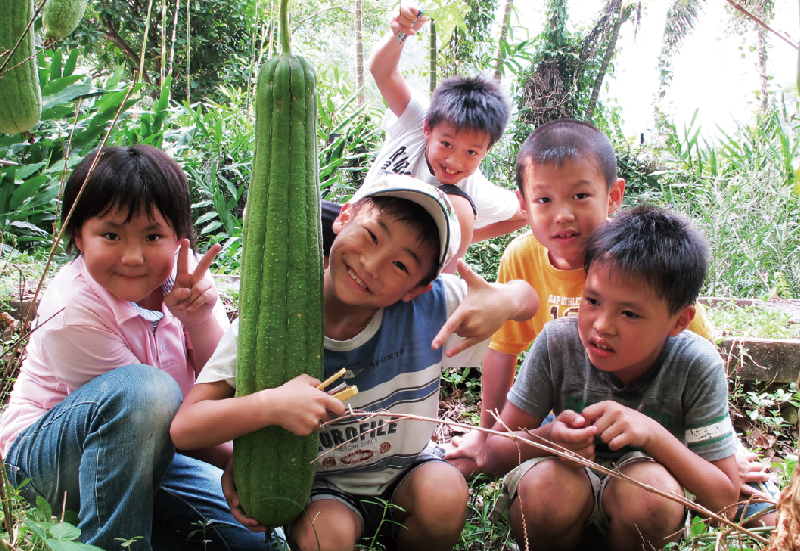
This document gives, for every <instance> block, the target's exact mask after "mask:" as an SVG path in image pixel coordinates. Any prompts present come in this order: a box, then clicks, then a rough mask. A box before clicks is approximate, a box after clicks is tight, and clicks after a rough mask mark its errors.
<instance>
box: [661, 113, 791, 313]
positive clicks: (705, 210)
mask: <svg viewBox="0 0 800 551" xmlns="http://www.w3.org/2000/svg"><path fill="white" fill-rule="evenodd" d="M799 128H800V122H799V121H798V118H797V114H796V111H795V114H793V115H790V114H789V113H788V110H787V107H786V104H785V102H784V101H781V102H779V103H778V104H777V105H775V106H774V107H773V109H772V110H771V111H770V112H769V113H768V114H767V115H766V116H764V117H762V118H760V119H759V121H758V123H757V124H755V125H753V126H745V125H739V126H738V127H737V129H736V131H735V132H733V133H731V134H724V133H723V134H722V138H721V140H720V143H719V144H714V143H711V142H709V141H706V140H704V139H703V138H702V133H701V129H700V128H695V127H694V121H693V122H692V123H691V124H690V126H689V127H688V128H685V129H684V130H683V132H681V133H679V132H677V131H676V130H675V129H674V128H672V129H671V132H670V134H669V135H668V139H667V149H666V156H665V159H666V161H665V162H666V168H667V170H666V171H665V172H664V173H662V177H661V178H660V180H659V188H658V189H657V190H655V193H654V194H653V196H654V197H655V198H657V199H656V200H657V201H658V202H661V203H662V204H664V205H666V206H669V207H671V208H674V209H675V210H678V211H680V212H683V213H685V214H686V215H687V216H689V217H690V218H691V219H692V220H693V221H694V222H695V223H696V224H697V225H698V226H699V227H700V228H701V229H702V230H704V231H705V233H706V235H707V236H708V239H709V242H710V245H711V255H712V257H711V265H710V270H709V277H708V280H707V285H706V289H705V293H706V294H708V295H714V296H736V297H747V298H762V299H769V298H773V297H783V298H800V265H799V264H798V252H797V251H798V248H800V209H799V208H798V207H800V197H798V195H797V193H796V192H795V176H794V172H793V170H792V166H793V162H794V161H795V158H796V156H797V153H798V145H800V139H798V130H799Z"/></svg>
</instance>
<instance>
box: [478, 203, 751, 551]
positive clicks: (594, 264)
mask: <svg viewBox="0 0 800 551" xmlns="http://www.w3.org/2000/svg"><path fill="white" fill-rule="evenodd" d="M707 262H708V245H707V243H706V240H705V237H704V236H703V235H702V234H701V233H699V232H698V231H696V230H694V229H693V228H692V227H691V226H690V225H689V223H688V222H687V221H686V220H684V219H683V218H682V217H680V216H678V215H675V214H672V213H668V212H666V211H662V210H660V209H657V208H655V207H648V206H639V207H636V208H635V209H632V210H629V211H626V212H623V213H621V214H618V215H617V216H616V217H615V218H614V219H612V220H611V221H610V222H608V223H607V224H605V225H603V226H602V227H601V228H600V229H598V230H597V232H596V233H595V234H594V236H593V237H592V238H591V239H590V240H589V243H588V245H587V247H586V252H585V258H584V270H585V273H586V282H585V285H584V289H583V297H582V300H581V302H580V305H579V307H578V314H577V317H575V316H570V317H564V318H560V319H557V320H555V321H553V322H550V323H548V324H547V325H545V327H544V328H543V329H542V332H541V333H540V334H539V335H538V336H537V338H536V340H535V341H534V344H533V347H532V348H531V351H530V352H529V354H528V355H527V357H526V359H525V361H524V363H523V365H522V368H521V370H520V373H519V375H518V376H517V379H516V381H515V382H514V385H513V387H512V389H511V391H510V392H509V395H508V399H507V401H506V404H505V406H504V407H503V411H502V414H501V417H500V422H499V423H497V425H495V429H496V430H500V431H505V430H510V431H514V432H516V433H517V435H518V436H519V437H521V438H527V439H531V435H535V436H536V437H542V438H544V439H546V441H547V442H551V443H552V444H553V445H554V446H556V447H557V446H562V447H563V448H565V449H568V450H570V451H572V452H574V453H576V454H578V455H580V456H582V457H584V458H586V459H589V460H592V461H595V462H597V463H601V464H603V465H605V466H607V467H609V468H614V469H616V470H618V471H619V472H620V473H622V474H625V475H627V476H629V477H631V478H633V479H634V480H636V481H639V482H642V483H645V484H647V485H649V486H651V487H654V488H656V489H658V490H661V491H663V492H668V493H673V494H676V495H683V492H684V491H688V492H691V493H692V494H693V495H694V496H696V501H697V502H698V503H700V504H701V505H703V506H704V507H706V508H708V509H709V510H711V511H714V512H719V511H723V510H724V509H726V508H727V507H728V506H730V505H732V504H733V503H734V502H735V501H736V499H737V496H738V490H739V473H738V466H737V463H736V459H735V457H734V453H735V451H736V436H735V434H734V432H733V428H732V425H731V422H730V418H729V413H728V381H727V375H726V372H725V368H724V365H723V362H722V358H721V357H720V355H719V353H718V352H717V350H716V349H715V347H714V346H713V345H712V344H711V343H710V342H709V341H708V340H706V339H704V338H702V337H700V336H698V335H697V334H695V333H693V332H691V331H684V329H686V328H687V327H688V326H689V322H690V321H691V319H692V318H693V317H694V314H695V306H694V304H695V301H696V300H697V297H698V294H699V292H700V289H701V288H702V285H703V282H704V279H705V276H706V267H707ZM551 410H552V411H553V412H554V413H555V415H556V419H555V421H554V422H552V423H549V424H546V425H544V426H542V424H541V423H542V420H543V419H544V418H545V417H546V416H547V415H548V413H549V412H550V411H551ZM534 440H536V441H539V442H541V441H542V440H540V439H539V438H534ZM484 453H485V463H486V465H487V468H488V470H489V471H490V472H492V473H494V474H498V475H499V474H502V473H505V472H508V471H509V469H512V468H514V469H513V470H512V471H511V472H509V473H508V475H507V476H506V477H505V479H504V485H503V487H504V497H505V499H504V498H502V497H501V499H500V500H499V502H498V509H499V510H502V509H503V508H505V507H508V505H509V502H510V509H509V520H510V523H511V527H512V531H513V533H514V536H515V538H516V539H517V541H518V542H519V544H520V546H521V547H522V548H524V549H528V550H531V549H572V548H573V547H574V546H575V545H576V544H577V543H578V541H579V540H580V537H581V535H582V534H583V531H584V529H585V527H586V526H594V527H596V528H597V529H599V530H600V532H601V534H604V536H605V539H606V541H607V543H608V546H609V547H610V548H611V549H612V550H615V551H616V550H634V549H642V547H643V546H644V548H648V549H649V548H655V549H661V548H662V547H664V545H666V544H667V543H668V542H670V541H676V540H678V539H679V538H680V534H681V528H682V526H683V524H684V521H685V517H686V514H687V512H686V510H685V509H684V506H683V505H682V504H680V503H677V502H676V501H674V500H670V499H668V498H665V497H662V496H659V495H657V494H655V493H652V492H650V491H648V490H646V489H644V488H641V487H639V486H636V485H633V484H630V483H628V482H625V481H622V480H620V479H618V478H614V477H603V476H602V475H599V474H598V473H595V472H594V471H592V470H590V469H588V468H584V467H581V466H580V465H578V464H576V463H574V462H571V461H569V460H568V459H565V458H563V457H558V456H556V455H554V454H553V453H552V452H548V451H547V450H541V449H540V448H534V447H532V446H527V445H524V444H518V443H515V442H513V441H512V440H510V439H508V438H506V437H505V436H501V435H492V436H490V437H489V438H488V439H487V442H486V447H485V450H484ZM520 462H521V465H520ZM517 465H519V466H517ZM498 512H499V511H498Z"/></svg>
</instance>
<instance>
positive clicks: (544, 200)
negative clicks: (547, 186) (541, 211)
mask: <svg viewBox="0 0 800 551" xmlns="http://www.w3.org/2000/svg"><path fill="white" fill-rule="evenodd" d="M534 202H536V203H540V204H542V205H544V204H547V203H549V202H550V198H549V197H539V198H538V199H534Z"/></svg>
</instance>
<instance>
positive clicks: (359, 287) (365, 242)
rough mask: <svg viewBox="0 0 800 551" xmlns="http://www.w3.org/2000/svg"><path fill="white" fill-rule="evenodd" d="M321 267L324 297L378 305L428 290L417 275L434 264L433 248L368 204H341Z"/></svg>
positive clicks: (380, 306) (420, 276)
mask: <svg viewBox="0 0 800 551" xmlns="http://www.w3.org/2000/svg"><path fill="white" fill-rule="evenodd" d="M333 231H334V232H335V233H336V234H337V235H336V239H335V240H334V242H333V245H332V246H331V252H330V263H329V268H328V270H326V272H325V286H326V297H327V296H328V295H329V294H330V293H332V295H333V296H334V297H335V298H336V299H337V300H338V301H340V302H342V303H344V304H347V305H349V306H357V307H365V308H368V309H378V308H383V307H386V306H390V305H392V304H394V303H396V302H398V301H401V300H403V301H409V300H412V299H414V298H416V297H417V296H419V295H421V294H422V293H424V292H426V291H428V290H429V289H430V287H431V286H430V285H429V284H428V285H422V284H421V281H422V280H423V278H424V277H425V276H426V275H428V274H430V272H431V270H433V269H434V264H435V259H436V256H437V253H438V250H437V249H436V246H435V241H434V242H433V243H427V244H426V243H425V242H424V241H423V240H422V239H421V236H420V235H419V232H418V231H417V230H416V229H414V228H413V227H411V226H410V225H409V224H408V223H406V222H403V221H399V220H397V218H396V217H393V216H390V215H385V214H384V213H383V212H382V211H381V210H380V209H379V208H377V207H375V206H373V205H366V206H363V207H361V208H360V209H359V210H358V211H356V209H354V207H353V205H351V204H349V203H348V204H346V205H344V206H343V207H342V211H341V213H340V214H339V217H338V218H337V219H336V221H335V222H334V224H333Z"/></svg>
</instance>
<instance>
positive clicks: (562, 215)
mask: <svg viewBox="0 0 800 551" xmlns="http://www.w3.org/2000/svg"><path fill="white" fill-rule="evenodd" d="M574 220H575V213H573V212H572V208H571V207H570V205H568V204H561V205H559V206H558V211H557V212H556V222H572V221H574Z"/></svg>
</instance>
